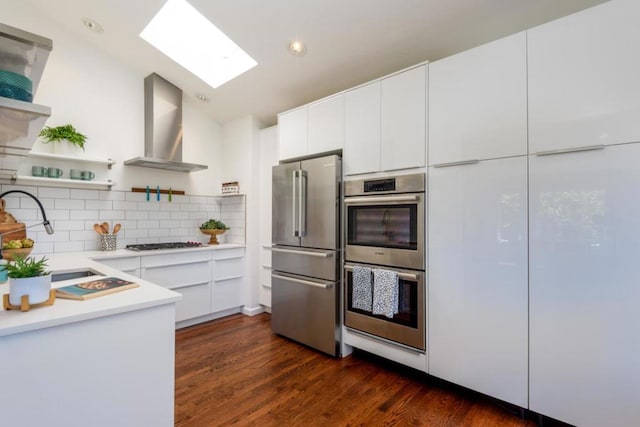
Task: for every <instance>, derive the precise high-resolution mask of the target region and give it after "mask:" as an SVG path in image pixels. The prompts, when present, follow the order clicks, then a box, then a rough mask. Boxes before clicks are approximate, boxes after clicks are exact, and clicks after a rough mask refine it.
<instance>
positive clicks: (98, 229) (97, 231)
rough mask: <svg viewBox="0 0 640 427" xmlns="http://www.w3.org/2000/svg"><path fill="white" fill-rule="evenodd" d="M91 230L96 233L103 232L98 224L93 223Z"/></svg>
mask: <svg viewBox="0 0 640 427" xmlns="http://www.w3.org/2000/svg"><path fill="white" fill-rule="evenodd" d="M93 230H94V231H95V232H96V233H98V234H104V230H103V229H102V226H101V225H100V224H93Z"/></svg>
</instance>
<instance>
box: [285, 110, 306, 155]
mask: <svg viewBox="0 0 640 427" xmlns="http://www.w3.org/2000/svg"><path fill="white" fill-rule="evenodd" d="M307 119H308V117H307V106H306V105H304V106H302V107H299V108H296V109H295V110H290V111H287V112H285V113H281V114H278V159H279V160H285V159H291V158H294V157H300V156H305V155H306V154H307V147H308V145H307Z"/></svg>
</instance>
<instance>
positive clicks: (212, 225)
mask: <svg viewBox="0 0 640 427" xmlns="http://www.w3.org/2000/svg"><path fill="white" fill-rule="evenodd" d="M228 229H229V227H227V226H226V225H225V224H224V223H223V222H222V221H218V220H217V219H210V220H208V221H206V222H204V223H202V225H201V226H200V231H201V232H203V233H204V234H208V235H209V236H211V237H210V238H209V244H210V245H217V244H218V243H220V242H218V238H217V237H216V236H218V235H220V234H223V233H224V232H225V231H227V230H228Z"/></svg>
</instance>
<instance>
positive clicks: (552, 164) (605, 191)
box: [528, 0, 640, 426]
mask: <svg viewBox="0 0 640 427" xmlns="http://www.w3.org/2000/svg"><path fill="white" fill-rule="evenodd" d="M638 18H640V3H639V2H637V1H633V0H612V1H610V2H607V3H603V4H601V5H599V6H596V7H594V8H591V9H588V10H585V11H583V12H580V13H578V14H575V15H571V16H569V17H566V18H563V19H560V20H557V21H554V22H551V23H548V24H545V25H542V26H540V27H537V28H534V29H532V30H531V31H529V36H528V37H529V100H530V108H529V140H530V148H531V152H532V154H531V155H530V190H529V191H530V194H529V197H530V209H531V211H530V284H529V287H530V380H529V381H530V396H529V402H530V405H529V407H530V409H531V410H533V411H536V412H540V413H542V414H544V415H548V416H551V417H553V418H557V419H560V420H562V421H565V422H568V423H571V424H575V425H580V426H602V425H611V426H613V425H615V426H631V425H640V412H639V411H638V409H637V402H638V401H640V363H639V362H638V354H640V334H638V333H637V326H638V325H639V324H640V310H639V309H638V307H639V304H640V286H639V283H640V270H638V267H637V265H638V262H637V255H638V253H640V244H639V243H638V242H640V190H639V189H638V188H639V187H638V183H640V167H639V165H640V144H639V143H637V141H640V120H638V117H640V96H638V95H639V94H640V79H639V78H638V76H639V75H640V57H639V56H638V55H637V52H636V51H637V46H638V45H640V27H639V26H638V24H637V23H638ZM630 142H632V143H631V144H630ZM633 142H635V143H633ZM571 150H573V152H567V151H571Z"/></svg>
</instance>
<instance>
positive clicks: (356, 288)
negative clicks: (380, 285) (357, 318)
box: [351, 265, 373, 311]
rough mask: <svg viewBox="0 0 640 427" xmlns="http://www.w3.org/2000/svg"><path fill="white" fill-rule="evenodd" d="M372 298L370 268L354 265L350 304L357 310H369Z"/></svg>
mask: <svg viewBox="0 0 640 427" xmlns="http://www.w3.org/2000/svg"><path fill="white" fill-rule="evenodd" d="M372 298H373V297H372V289H371V269H370V268H369V267H361V266H359V265H354V266H353V292H352V294H351V306H352V307H353V308H357V309H358V310H364V311H371V300H372Z"/></svg>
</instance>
